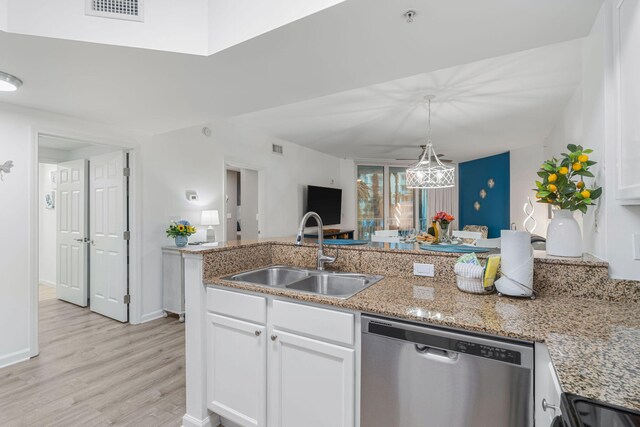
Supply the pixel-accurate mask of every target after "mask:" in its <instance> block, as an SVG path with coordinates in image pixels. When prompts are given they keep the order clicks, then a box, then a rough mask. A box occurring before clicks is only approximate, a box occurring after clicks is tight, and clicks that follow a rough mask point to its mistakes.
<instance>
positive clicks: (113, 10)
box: [85, 0, 144, 21]
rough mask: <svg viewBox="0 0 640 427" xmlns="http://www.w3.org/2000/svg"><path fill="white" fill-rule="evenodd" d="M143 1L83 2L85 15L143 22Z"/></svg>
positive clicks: (88, 0) (99, 0)
mask: <svg viewBox="0 0 640 427" xmlns="http://www.w3.org/2000/svg"><path fill="white" fill-rule="evenodd" d="M143 1H144V0H85V14H86V15H90V16H100V17H103V18H115V19H125V20H128V21H144V15H143V11H144V8H143V5H144V3H143Z"/></svg>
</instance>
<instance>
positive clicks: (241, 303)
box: [207, 288, 267, 325]
mask: <svg viewBox="0 0 640 427" xmlns="http://www.w3.org/2000/svg"><path fill="white" fill-rule="evenodd" d="M207 310H208V311H211V312H213V313H217V314H222V315H225V316H230V317H235V318H236V319H242V320H248V321H250V322H254V323H259V324H262V325H264V324H266V323H267V300H266V298H263V297H258V296H254V295H246V294H242V293H240V292H233V291H223V290H222V289H214V288H209V289H207Z"/></svg>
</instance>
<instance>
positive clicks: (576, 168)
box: [571, 162, 582, 171]
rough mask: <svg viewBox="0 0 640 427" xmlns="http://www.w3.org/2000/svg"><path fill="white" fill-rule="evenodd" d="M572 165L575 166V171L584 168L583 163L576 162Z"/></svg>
mask: <svg viewBox="0 0 640 427" xmlns="http://www.w3.org/2000/svg"><path fill="white" fill-rule="evenodd" d="M571 167H572V168H573V170H574V171H579V170H580V169H582V163H578V162H576V163H574V164H573V165H572V166H571Z"/></svg>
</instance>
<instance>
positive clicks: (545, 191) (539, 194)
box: [538, 190, 551, 197]
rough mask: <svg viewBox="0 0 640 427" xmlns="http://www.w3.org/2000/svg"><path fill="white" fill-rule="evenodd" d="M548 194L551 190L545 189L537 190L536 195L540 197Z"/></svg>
mask: <svg viewBox="0 0 640 427" xmlns="http://www.w3.org/2000/svg"><path fill="white" fill-rule="evenodd" d="M549 194H551V191H547V190H540V191H538V196H540V197H547V196H548V195H549Z"/></svg>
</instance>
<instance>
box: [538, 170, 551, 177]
mask: <svg viewBox="0 0 640 427" xmlns="http://www.w3.org/2000/svg"><path fill="white" fill-rule="evenodd" d="M547 175H549V173H548V172H545V171H538V176H539V177H540V178H546V177H547Z"/></svg>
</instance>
